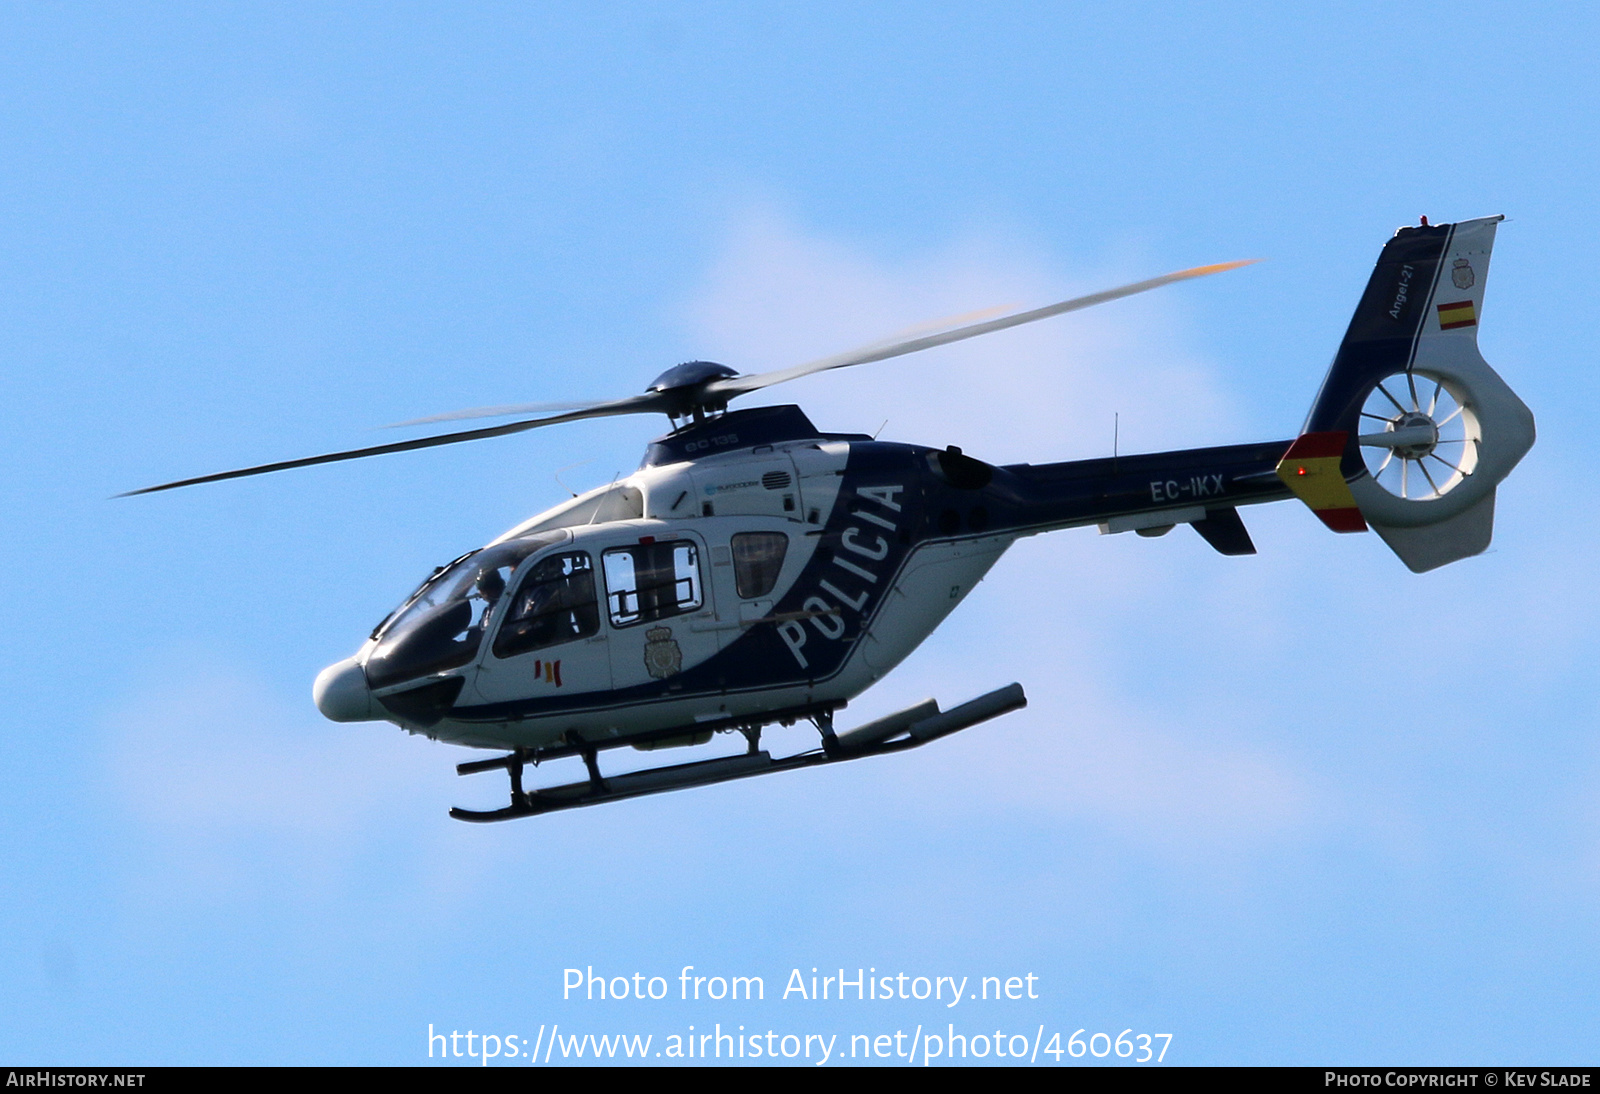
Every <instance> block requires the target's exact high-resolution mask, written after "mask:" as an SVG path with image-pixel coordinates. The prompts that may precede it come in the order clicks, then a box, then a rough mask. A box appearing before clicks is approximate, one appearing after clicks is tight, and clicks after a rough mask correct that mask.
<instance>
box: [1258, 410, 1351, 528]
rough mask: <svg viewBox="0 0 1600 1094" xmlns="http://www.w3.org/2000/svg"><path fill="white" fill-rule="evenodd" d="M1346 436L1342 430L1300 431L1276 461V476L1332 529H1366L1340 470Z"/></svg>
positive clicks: (1348, 435)
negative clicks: (1328, 431) (1337, 431)
mask: <svg viewBox="0 0 1600 1094" xmlns="http://www.w3.org/2000/svg"><path fill="white" fill-rule="evenodd" d="M1349 439H1350V434H1348V433H1343V432H1339V433H1304V434H1302V435H1301V436H1300V437H1299V438H1298V439H1296V441H1295V442H1294V443H1293V444H1291V445H1290V446H1289V451H1287V452H1285V453H1284V454H1283V459H1281V460H1279V461H1278V478H1280V479H1282V480H1283V484H1284V485H1285V486H1287V487H1288V488H1289V489H1290V490H1292V491H1294V495H1295V497H1297V498H1299V499H1300V500H1301V501H1303V502H1305V503H1306V505H1307V507H1309V508H1310V510H1311V511H1312V512H1313V513H1315V514H1316V515H1317V518H1318V519H1319V520H1321V521H1322V523H1323V524H1326V525H1327V526H1328V527H1329V528H1332V529H1333V530H1334V531H1335V532H1365V531H1366V530H1367V522H1366V521H1365V520H1363V519H1361V509H1360V508H1359V507H1358V506H1357V505H1356V499H1355V495H1354V494H1352V493H1350V486H1349V484H1348V483H1346V482H1345V481H1344V472H1343V471H1341V470H1339V464H1340V463H1341V462H1342V461H1343V459H1344V447H1345V444H1346V442H1347V441H1348V440H1349Z"/></svg>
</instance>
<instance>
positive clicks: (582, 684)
mask: <svg viewBox="0 0 1600 1094" xmlns="http://www.w3.org/2000/svg"><path fill="white" fill-rule="evenodd" d="M597 569H598V561H597V559H596V558H595V557H594V555H593V553H592V552H590V551H584V550H577V549H571V548H569V549H566V550H560V551H552V552H550V553H548V554H545V555H543V556H541V557H539V558H537V559H535V560H534V561H533V562H532V563H531V564H530V565H527V566H525V567H523V569H522V570H521V571H520V572H519V573H518V574H517V575H516V578H515V580H514V581H513V583H512V585H511V587H510V591H509V593H508V595H507V596H506V597H505V598H504V602H503V603H502V604H501V605H499V610H498V612H497V613H496V618H495V619H493V620H492V634H493V639H492V640H491V642H490V643H489V648H488V649H487V650H485V651H484V652H483V655H482V656H481V658H480V660H479V664H478V676H477V690H478V694H479V699H480V701H481V702H485V703H505V702H515V701H518V700H525V699H534V700H537V699H540V698H546V697H555V696H560V695H570V694H574V693H581V692H597V691H600V692H603V691H609V690H610V689H611V655H610V653H609V652H608V648H607V647H608V636H607V632H606V627H605V625H604V623H603V621H602V619H601V614H602V613H601V605H600V585H599V574H598V572H597Z"/></svg>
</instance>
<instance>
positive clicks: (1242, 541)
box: [1189, 508, 1256, 555]
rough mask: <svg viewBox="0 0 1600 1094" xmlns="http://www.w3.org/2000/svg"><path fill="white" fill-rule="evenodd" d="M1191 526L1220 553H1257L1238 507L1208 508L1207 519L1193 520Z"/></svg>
mask: <svg viewBox="0 0 1600 1094" xmlns="http://www.w3.org/2000/svg"><path fill="white" fill-rule="evenodd" d="M1189 526H1190V527H1191V528H1193V529H1194V530H1195V531H1196V532H1199V533H1200V535H1201V537H1202V538H1203V539H1204V540H1205V541H1206V542H1207V543H1209V544H1211V546H1212V547H1213V548H1214V549H1215V550H1216V551H1217V552H1218V553H1219V554H1224V555H1253V554H1255V553H1256V545H1255V544H1254V543H1252V542H1251V541H1250V530H1249V529H1248V528H1246V527H1245V526H1244V521H1243V520H1242V519H1241V518H1240V516H1239V510H1237V509H1231V508H1229V509H1207V510H1206V519H1205V520H1197V521H1193V522H1191V523H1190V525H1189Z"/></svg>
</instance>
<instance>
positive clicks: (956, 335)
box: [706, 258, 1259, 399]
mask: <svg viewBox="0 0 1600 1094" xmlns="http://www.w3.org/2000/svg"><path fill="white" fill-rule="evenodd" d="M1256 261H1259V260H1258V259H1253V258H1252V259H1245V260H1243V261H1240V262H1221V263H1218V264H1216V265H1214V266H1195V267H1193V268H1192V269H1187V270H1179V271H1177V272H1176V273H1169V274H1163V275H1162V276H1160V277H1152V278H1150V279H1149V280H1148V281H1136V282H1134V283H1133V284H1131V285H1123V286H1121V287H1120V288H1116V289H1107V290H1105V291H1104V292H1097V293H1090V294H1089V295H1088V296H1077V297H1074V298H1072V299H1071V300H1063V301H1061V302H1060V303H1059V304H1050V305H1047V306H1046V307H1043V308H1035V309H1033V310H1032V311H1025V312H1018V313H1017V314H1016V315H1008V316H1006V317H1005V318H1003V319H991V320H989V321H988V322H986V323H974V324H972V325H971V326H966V327H958V328H957V329H955V330H952V331H945V332H944V333H942V334H930V335H927V336H924V337H921V338H912V339H909V340H907V341H903V342H893V343H890V344H889V345H883V344H882V343H878V344H875V345H871V346H865V347H863V348H861V349H856V350H850V351H848V352H846V353H838V354H834V355H833V356H831V357H822V358H819V359H818V360H815V361H808V362H806V363H805V364H803V365H794V366H792V367H790V368H784V369H777V370H775V371H773V372H760V373H756V374H754V375H751V376H730V377H728V378H727V379H723V380H714V381H712V382H711V383H710V384H708V385H707V387H706V393H707V394H708V395H715V396H718V397H725V398H730V399H731V398H733V397H734V396H736V395H743V394H745V393H747V392H751V391H756V390H759V389H761V388H764V387H771V386H772V385H773V384H781V383H784V382H785V381H788V380H798V379H799V378H800V377H802V376H809V375H811V374H812V373H813V372H826V371H827V370H828V369H834V368H845V367H847V366H850V365H865V364H870V363H872V362H874V361H886V360H888V359H889V358H891V357H903V356H905V355H906V354H908V353H917V352H919V351H921V350H925V349H932V348H934V347H935V346H944V345H948V344H950V343H951V342H960V341H963V340H965V339H967V338H976V337H977V336H978V335H980V334H989V333H991V332H993V331H997V330H1005V329H1006V328H1008V327H1020V326H1022V325H1023V324H1024V323H1032V322H1035V321H1037V320H1040V319H1049V318H1050V317H1051V316H1055V315H1062V314H1064V313H1066V312H1069V311H1078V310H1080V309H1082V308H1090V307H1093V306H1094V305H1096V304H1104V303H1106V302H1107V301H1111V300H1120V299H1121V298H1122V297H1124V296H1133V295H1134V294H1136V293H1142V292H1148V291H1149V290H1150V289H1157V288H1160V287H1161V286H1162V285H1170V284H1172V283H1173V282H1174V281H1187V280H1189V279H1190V278H1195V277H1206V276H1208V275H1210V274H1214V273H1222V272H1223V271H1225V270H1236V269H1238V268H1239V267H1240V266H1248V265H1250V264H1251V263H1252V262H1256Z"/></svg>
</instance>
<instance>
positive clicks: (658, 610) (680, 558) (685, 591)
mask: <svg viewBox="0 0 1600 1094" xmlns="http://www.w3.org/2000/svg"><path fill="white" fill-rule="evenodd" d="M601 562H602V565H603V566H604V567H605V572H606V608H607V611H608V612H609V613H610V615H611V624H612V626H616V627H630V626H632V625H633V624H635V623H648V622H650V621H651V620H653V619H665V618H666V617H668V616H672V615H682V614H683V613H684V612H692V611H694V610H695V609H697V608H699V607H700V605H701V604H702V603H703V602H704V600H703V596H702V592H701V586H700V550H699V548H698V547H696V546H695V545H694V543H692V542H691V541H689V540H686V539H671V540H666V541H664V542H660V543H637V544H634V545H632V546H630V547H621V548H618V549H616V550H614V551H607V552H606V553H605V554H604V555H602V556H601Z"/></svg>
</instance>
